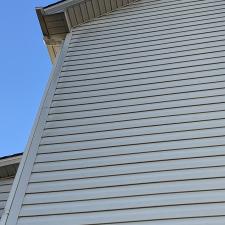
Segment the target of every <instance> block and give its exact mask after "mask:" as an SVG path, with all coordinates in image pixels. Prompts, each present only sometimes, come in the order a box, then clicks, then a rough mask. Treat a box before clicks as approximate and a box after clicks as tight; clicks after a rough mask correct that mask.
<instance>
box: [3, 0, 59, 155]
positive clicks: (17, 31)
mask: <svg viewBox="0 0 225 225" xmlns="http://www.w3.org/2000/svg"><path fill="white" fill-rule="evenodd" d="M53 2H55V0H22V1H16V0H7V1H2V2H1V8H2V10H1V13H0V27H1V35H0V40H1V48H0V49H1V54H0V66H1V70H0V71H1V72H0V77H1V88H0V99H1V105H0V157H1V156H5V155H9V154H14V153H18V152H22V151H24V148H25V146H26V143H27V140H28V137H29V134H30V131H31V128H32V125H33V122H34V118H35V115H36V112H37V110H38V107H39V103H40V100H41V97H42V94H43V91H44V88H45V85H46V83H47V79H48V77H49V74H50V71H51V67H52V66H51V63H50V59H49V56H48V52H47V50H46V47H45V45H44V43H43V41H42V33H41V30H40V27H39V23H38V20H37V17H36V14H35V7H36V6H45V5H48V4H50V3H53Z"/></svg>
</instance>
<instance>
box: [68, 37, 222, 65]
mask: <svg viewBox="0 0 225 225" xmlns="http://www.w3.org/2000/svg"><path fill="white" fill-rule="evenodd" d="M210 39H214V42H212V40H210ZM215 39H216V40H215ZM200 41H201V43H198V42H200ZM190 42H192V44H191V47H190V46H188V45H185V43H184V44H183V45H182V46H181V47H179V43H178V44H176V45H178V47H176V45H175V46H173V45H172V44H167V45H162V46H160V45H158V46H155V45H154V46H151V45H150V46H145V47H141V46H140V47H137V48H134V49H125V50H124V51H121V52H120V54H118V53H117V54H114V55H113V53H112V52H111V55H110V54H108V55H107V54H106V53H105V54H103V55H102V54H101V53H100V54H99V55H98V57H95V58H94V57H92V58H91V56H92V55H89V57H87V58H86V59H81V58H80V57H78V56H70V57H68V58H67V59H66V61H65V65H68V66H69V65H76V66H77V67H78V68H82V66H83V65H85V64H88V65H89V67H91V66H92V67H97V66H98V65H99V63H100V62H104V63H105V66H109V65H113V63H116V62H117V61H119V60H123V61H124V62H126V60H127V59H132V60H134V58H135V59H138V58H141V57H143V56H146V57H151V56H152V57H154V60H157V59H158V57H159V55H161V57H162V59H165V58H170V57H181V56H185V55H188V54H201V53H204V52H207V50H208V51H210V50H212V49H213V48H216V47H217V46H221V47H223V46H224V37H222V36H217V37H214V38H212V37H211V38H208V39H206V40H205V42H204V40H201V39H200V40H196V41H189V43H190ZM172 46H173V47H172ZM194 50H195V51H194ZM128 54H129V55H128ZM104 55H105V56H104ZM128 56H129V57H128ZM101 57H106V58H104V59H102V58H101ZM78 58H79V59H78ZM149 59H150V58H149ZM131 62H132V61H131ZM110 63H111V64H110ZM93 64H94V65H93Z"/></svg>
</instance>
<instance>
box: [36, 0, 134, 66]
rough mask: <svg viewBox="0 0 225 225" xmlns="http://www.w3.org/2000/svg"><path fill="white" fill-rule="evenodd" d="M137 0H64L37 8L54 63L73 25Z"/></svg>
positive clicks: (78, 24) (75, 25)
mask: <svg viewBox="0 0 225 225" xmlns="http://www.w3.org/2000/svg"><path fill="white" fill-rule="evenodd" d="M136 1H137V0H63V1H59V2H56V3H54V4H51V5H48V6H46V7H43V8H40V7H39V8H36V12H37V16H38V19H39V22H40V25H41V29H42V33H43V36H44V41H45V43H46V45H47V48H48V52H49V55H50V57H51V61H52V63H54V62H55V59H56V55H57V54H58V52H59V51H60V48H61V44H62V42H63V41H64V39H65V37H66V35H67V33H68V32H70V29H71V28H72V27H77V26H80V25H81V24H83V23H87V22H89V21H91V20H93V19H95V18H97V17H100V16H103V15H105V14H107V13H109V12H112V11H114V10H116V9H118V8H120V7H124V6H127V5H129V4H131V3H133V2H136Z"/></svg>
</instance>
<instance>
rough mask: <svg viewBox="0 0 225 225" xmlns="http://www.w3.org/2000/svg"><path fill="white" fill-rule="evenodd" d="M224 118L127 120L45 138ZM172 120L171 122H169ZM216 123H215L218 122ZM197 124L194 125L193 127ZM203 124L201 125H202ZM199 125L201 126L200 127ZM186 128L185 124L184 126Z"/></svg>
mask: <svg viewBox="0 0 225 225" xmlns="http://www.w3.org/2000/svg"><path fill="white" fill-rule="evenodd" d="M223 118H224V111H218V112H208V113H206V112H205V113H202V114H201V113H199V114H196V115H194V118H193V115H181V116H179V115H177V116H174V117H172V118H168V117H162V118H160V117H158V118H146V119H137V120H130V121H129V120H128V121H127V120H126V121H119V122H114V123H110V128H109V124H108V123H105V124H104V123H103V124H96V125H95V124H93V125H86V126H85V125H82V126H74V127H73V126H70V127H63V128H56V129H53V128H52V129H46V130H45V131H44V137H52V136H53V137H54V136H61V135H69V134H82V133H84V134H85V133H96V132H102V131H110V130H111V131H113V130H115V131H120V130H124V129H132V128H140V127H152V128H153V127H154V126H160V125H170V124H171V125H172V124H178V126H179V124H180V123H193V122H199V121H207V120H214V121H215V120H217V121H218V120H220V119H221V120H222V119H223ZM169 119H171V120H169ZM217 121H215V123H216V122H217ZM195 124H196V123H193V124H192V125H193V127H194V126H195ZM200 124H201V123H200ZM200 124H199V125H200ZM183 125H184V126H185V124H183ZM164 127H165V126H164Z"/></svg>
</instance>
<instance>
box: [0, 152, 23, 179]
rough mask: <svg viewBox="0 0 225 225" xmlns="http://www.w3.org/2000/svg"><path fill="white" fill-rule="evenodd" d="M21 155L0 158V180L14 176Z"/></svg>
mask: <svg viewBox="0 0 225 225" xmlns="http://www.w3.org/2000/svg"><path fill="white" fill-rule="evenodd" d="M21 157H22V153H18V154H14V155H9V156H4V157H1V158H0V179H1V178H6V177H11V176H15V174H16V172H17V169H18V166H19V163H20V160H21Z"/></svg>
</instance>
